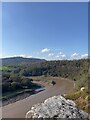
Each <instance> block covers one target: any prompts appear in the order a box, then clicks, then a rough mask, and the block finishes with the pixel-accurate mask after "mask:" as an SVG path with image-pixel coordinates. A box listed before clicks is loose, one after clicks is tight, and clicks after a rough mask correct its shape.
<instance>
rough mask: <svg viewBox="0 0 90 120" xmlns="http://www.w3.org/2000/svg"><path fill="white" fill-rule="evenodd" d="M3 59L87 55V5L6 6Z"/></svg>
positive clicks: (4, 5)
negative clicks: (9, 57)
mask: <svg viewBox="0 0 90 120" xmlns="http://www.w3.org/2000/svg"><path fill="white" fill-rule="evenodd" d="M2 8H3V9H2V13H3V14H2V21H3V24H2V25H3V26H2V28H3V29H2V32H3V44H2V47H3V49H2V50H3V57H6V56H23V57H37V58H45V59H72V58H81V57H83V56H87V53H88V3H73V2H72V3H69V2H68V3H61V2H60V3H55V2H54V3H48V2H47V3H25V2H24V3H3V6H2Z"/></svg>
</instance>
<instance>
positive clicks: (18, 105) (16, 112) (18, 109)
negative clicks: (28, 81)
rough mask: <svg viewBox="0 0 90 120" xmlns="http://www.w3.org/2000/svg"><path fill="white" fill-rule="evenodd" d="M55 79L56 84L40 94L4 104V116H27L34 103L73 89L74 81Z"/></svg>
mask: <svg viewBox="0 0 90 120" xmlns="http://www.w3.org/2000/svg"><path fill="white" fill-rule="evenodd" d="M53 79H54V80H55V81H56V85H54V86H51V87H48V88H47V89H46V90H44V91H42V92H40V93H38V94H34V95H32V96H30V97H28V98H25V99H23V100H20V101H17V102H15V103H12V104H9V105H6V106H4V107H3V108H2V117H3V118H25V114H26V112H27V111H29V110H30V108H31V107H32V106H33V105H34V104H37V103H40V102H43V101H44V100H45V99H47V98H48V97H51V96H55V95H59V94H65V93H68V92H70V91H72V89H73V87H74V83H73V82H72V81H70V80H66V79H62V78H56V77H55V78H53Z"/></svg>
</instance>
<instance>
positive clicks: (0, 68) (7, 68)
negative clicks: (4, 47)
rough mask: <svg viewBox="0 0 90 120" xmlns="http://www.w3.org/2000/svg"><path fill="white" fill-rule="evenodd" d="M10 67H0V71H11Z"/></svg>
mask: <svg viewBox="0 0 90 120" xmlns="http://www.w3.org/2000/svg"><path fill="white" fill-rule="evenodd" d="M11 69H12V68H11V67H8V66H0V70H11Z"/></svg>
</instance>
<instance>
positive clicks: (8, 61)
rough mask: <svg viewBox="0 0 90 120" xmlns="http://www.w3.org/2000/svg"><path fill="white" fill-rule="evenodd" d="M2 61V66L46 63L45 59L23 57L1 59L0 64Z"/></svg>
mask: <svg viewBox="0 0 90 120" xmlns="http://www.w3.org/2000/svg"><path fill="white" fill-rule="evenodd" d="M1 60H2V65H18V64H24V63H36V62H39V63H40V62H44V61H46V60H45V59H37V58H23V57H11V58H2V59H0V63H1Z"/></svg>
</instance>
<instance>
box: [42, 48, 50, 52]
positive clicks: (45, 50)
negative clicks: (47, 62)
mask: <svg viewBox="0 0 90 120" xmlns="http://www.w3.org/2000/svg"><path fill="white" fill-rule="evenodd" d="M49 51H50V49H48V48H44V49H42V50H41V52H42V53H44V52H49Z"/></svg>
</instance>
